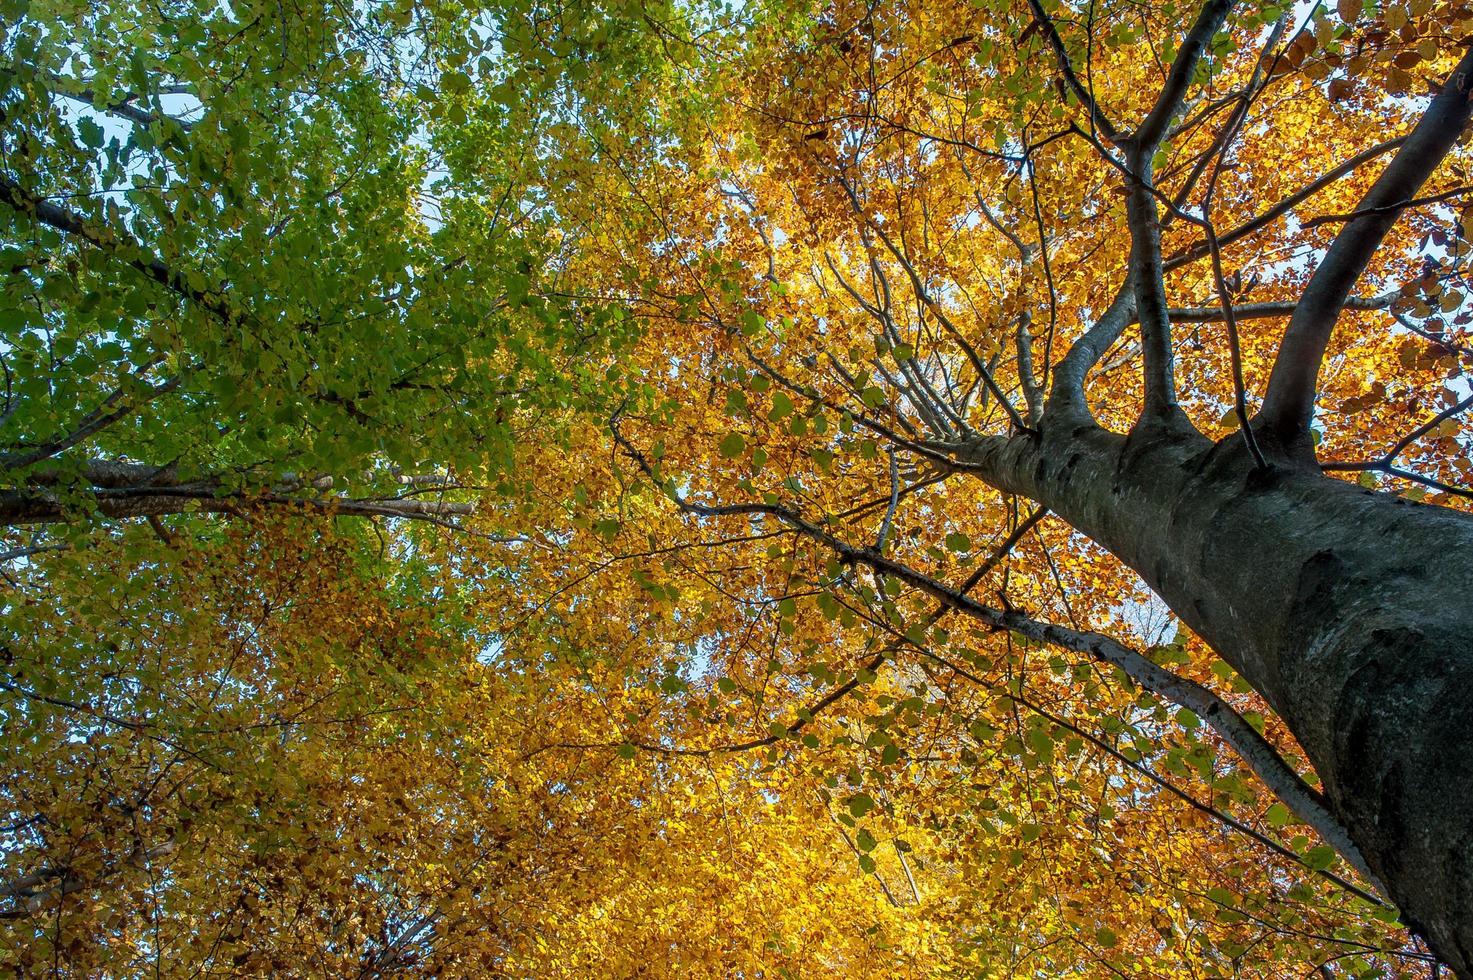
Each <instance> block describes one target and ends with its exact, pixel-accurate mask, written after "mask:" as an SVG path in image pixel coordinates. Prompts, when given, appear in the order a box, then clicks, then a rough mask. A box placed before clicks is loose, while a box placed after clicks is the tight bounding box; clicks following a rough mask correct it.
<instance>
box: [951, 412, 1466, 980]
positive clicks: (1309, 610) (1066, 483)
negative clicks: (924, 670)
mask: <svg viewBox="0 0 1473 980" xmlns="http://www.w3.org/2000/svg"><path fill="white" fill-rule="evenodd" d="M967 455H968V456H969V457H970V461H971V462H972V463H974V464H976V465H978V467H979V473H980V475H981V476H982V477H983V479H985V480H986V481H987V482H989V483H992V484H994V485H996V486H999V487H1000V488H1002V489H1005V490H1010V491H1013V492H1018V493H1023V494H1026V495H1028V496H1030V497H1032V498H1034V499H1036V500H1038V501H1039V502H1041V503H1043V504H1045V505H1046V506H1048V507H1049V508H1051V509H1052V510H1054V511H1055V512H1057V513H1058V514H1059V515H1060V516H1062V517H1063V518H1064V519H1065V520H1067V521H1069V523H1070V524H1072V525H1073V526H1074V527H1076V528H1078V529H1079V530H1080V531H1082V532H1083V533H1085V534H1087V535H1089V536H1090V537H1091V538H1093V539H1094V540H1095V541H1096V542H1098V543H1099V544H1100V545H1102V546H1104V547H1106V548H1108V549H1109V550H1110V551H1111V552H1112V553H1114V554H1115V555H1116V556H1117V557H1118V558H1120V559H1121V560H1122V561H1124V562H1125V563H1126V564H1128V565H1130V566H1131V567H1132V568H1134V569H1135V570H1136V571H1137V572H1139V573H1140V574H1141V576H1142V577H1143V578H1144V579H1145V580H1146V582H1147V583H1149V584H1150V586H1151V587H1152V588H1153V589H1155V590H1156V592H1157V593H1158V594H1159V595H1160V596H1161V597H1162V598H1163V599H1165V601H1166V602H1167V603H1168V604H1169V605H1170V606H1171V608H1172V609H1173V610H1174V611H1175V612H1176V613H1177V614H1178V615H1179V616H1180V617H1181V618H1182V620H1183V621H1184V622H1186V623H1187V624H1188V625H1189V626H1190V627H1191V628H1192V629H1193V630H1195V631H1197V632H1198V633H1199V634H1200V635H1201V636H1202V637H1203V638H1205V639H1206V640H1207V641H1208V642H1209V643H1211V644H1212V646H1213V648H1214V649H1216V650H1217V651H1218V652H1219V653H1220V654H1221V655H1222V657H1223V658H1224V659H1225V660H1227V661H1228V662H1229V663H1230V664H1232V666H1233V667H1234V668H1235V669H1236V670H1238V671H1239V672H1240V673H1241V674H1242V675H1243V676H1244V677H1245V678H1246V679H1247V680H1248V681H1249V683H1251V684H1252V685H1253V686H1254V687H1255V688H1256V689H1257V690H1258V691H1259V692H1261V693H1262V694H1263V696H1264V697H1265V698H1266V699H1267V700H1268V702H1269V703H1270V704H1271V705H1272V706H1273V708H1274V710H1276V711H1277V712H1278V713H1279V714H1280V715H1282V716H1283V718H1284V720H1285V722H1287V724H1288V725H1289V727H1290V729H1291V730H1292V731H1293V732H1294V734H1295V736H1296V737H1297V738H1298V740H1299V742H1300V744H1301V745H1302V746H1303V747H1304V750H1305V752H1306V753H1307V754H1308V756H1309V758H1310V760H1311V761H1312V762H1313V763H1314V766H1315V768H1316V770H1317V771H1318V772H1319V774H1320V777H1321V778H1322V780H1323V781H1324V790H1325V793H1326V795H1327V796H1328V798H1329V800H1330V802H1331V806H1332V809H1333V811H1334V812H1335V814H1336V816H1337V817H1338V818H1339V819H1340V820H1341V821H1342V822H1343V823H1344V824H1345V825H1346V827H1347V828H1348V830H1349V832H1350V835H1351V837H1352V838H1353V839H1354V840H1355V842H1356V844H1357V845H1358V846H1359V847H1360V849H1361V851H1362V853H1363V854H1364V856H1365V858H1366V860H1367V862H1368V863H1369V864H1370V866H1371V868H1372V870H1373V871H1374V872H1375V874H1376V875H1377V877H1378V878H1379V879H1380V880H1381V881H1382V882H1383V883H1384V884H1385V886H1386V888H1387V889H1388V890H1389V891H1390V897H1391V898H1392V899H1393V900H1394V901H1395V902H1396V903H1397V905H1398V906H1399V907H1400V908H1401V909H1402V911H1403V913H1404V915H1405V917H1406V918H1407V920H1408V924H1409V925H1411V926H1412V927H1413V928H1415V929H1417V930H1418V931H1419V932H1421V933H1422V934H1423V935H1425V936H1426V938H1427V939H1428V940H1429V942H1430V943H1431V945H1432V947H1433V948H1434V949H1435V950H1436V951H1437V952H1438V953H1439V955H1440V956H1442V957H1443V958H1444V959H1445V960H1446V961H1447V962H1448V964H1449V965H1450V966H1451V967H1452V968H1453V969H1454V970H1455V971H1456V972H1457V973H1458V975H1459V976H1470V977H1473V641H1470V636H1473V601H1470V600H1473V517H1469V516H1468V515H1466V514H1462V513H1459V512H1455V511H1450V510H1447V509H1445V508H1441V507H1434V506H1427V505H1421V504H1416V503H1412V502H1410V501H1407V500H1404V499H1401V498H1398V497H1393V496H1390V495H1387V494H1383V493H1377V492H1373V491H1369V490H1363V489H1361V488H1359V487H1356V486H1353V485H1351V484H1347V483H1344V482H1342V481H1339V480H1334V479H1330V478H1327V477H1325V476H1323V475H1321V474H1320V473H1319V472H1318V471H1316V470H1311V469H1308V468H1305V467H1303V466H1296V465H1293V464H1290V463H1280V464H1278V465H1275V466H1274V467H1273V468H1272V469H1271V470H1269V471H1268V472H1262V471H1255V470H1254V467H1253V466H1252V463H1251V460H1249V459H1248V457H1247V454H1246V452H1245V451H1244V450H1243V448H1242V445H1241V442H1240V441H1239V440H1236V439H1234V440H1229V441H1227V442H1225V443H1223V444H1219V445H1214V444H1212V443H1211V442H1209V441H1208V440H1206V439H1204V438H1202V437H1200V436H1198V435H1195V434H1185V435H1183V434H1171V435H1165V434H1162V433H1159V432H1150V431H1145V432H1137V433H1134V434H1132V435H1131V436H1130V437H1125V436H1120V435H1117V434H1112V433H1108V432H1105V431H1103V430H1101V429H1098V428H1095V427H1093V426H1088V425H1085V426H1081V427H1079V428H1077V429H1074V430H1073V431H1057V430H1046V431H1045V433H1044V435H1043V437H1042V440H1041V441H1040V440H1034V439H1025V438H1021V437H1018V438H1012V439H1001V438H998V439H987V440H981V441H979V442H977V443H976V444H974V445H973V446H972V447H971V450H970V452H969V453H968V454H967Z"/></svg>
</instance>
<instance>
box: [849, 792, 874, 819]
mask: <svg viewBox="0 0 1473 980" xmlns="http://www.w3.org/2000/svg"><path fill="white" fill-rule="evenodd" d="M874 808H875V798H874V797H873V796H870V795H869V794H868V793H855V794H854V795H853V796H851V797H849V813H850V815H852V816H853V817H854V818H855V819H856V820H858V819H859V818H860V817H862V816H864V815H865V814H866V813H869V812H870V811H871V810H873V809H874Z"/></svg>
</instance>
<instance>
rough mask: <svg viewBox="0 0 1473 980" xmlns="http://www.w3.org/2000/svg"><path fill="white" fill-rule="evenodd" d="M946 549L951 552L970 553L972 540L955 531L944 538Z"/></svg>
mask: <svg viewBox="0 0 1473 980" xmlns="http://www.w3.org/2000/svg"><path fill="white" fill-rule="evenodd" d="M946 547H948V548H950V549H951V550H952V551H971V550H972V539H971V538H969V537H967V536H966V535H965V534H962V533H960V532H957V531H953V532H952V533H950V534H948V535H947V536H946Z"/></svg>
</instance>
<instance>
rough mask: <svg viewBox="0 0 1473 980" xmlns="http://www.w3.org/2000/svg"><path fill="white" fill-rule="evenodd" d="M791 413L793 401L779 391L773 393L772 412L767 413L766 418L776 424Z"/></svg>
mask: <svg viewBox="0 0 1473 980" xmlns="http://www.w3.org/2000/svg"><path fill="white" fill-rule="evenodd" d="M792 413H793V400H792V399H791V398H789V397H788V396H787V395H785V394H783V393H782V392H781V391H778V392H774V393H773V395H772V411H770V412H768V413H767V417H768V418H769V419H771V420H772V421H774V422H776V421H778V420H779V419H784V418H787V417H788V416H789V415H791V414H792Z"/></svg>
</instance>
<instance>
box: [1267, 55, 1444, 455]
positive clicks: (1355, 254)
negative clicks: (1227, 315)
mask: <svg viewBox="0 0 1473 980" xmlns="http://www.w3.org/2000/svg"><path fill="white" fill-rule="evenodd" d="M1470 73H1473V48H1470V49H1469V50H1468V51H1467V52H1466V53H1465V54H1464V55H1463V59H1462V61H1460V62H1459V63H1458V67H1457V68H1456V69H1455V70H1454V71H1453V73H1452V75H1451V76H1450V77H1449V78H1448V80H1447V82H1446V84H1444V85H1443V87H1442V90H1441V91H1440V92H1439V93H1438V94H1437V96H1436V97H1435V98H1434V99H1433V100H1432V104H1431V105H1430V106H1428V107H1427V111H1426V112H1425V113H1424V114H1423V115H1422V118H1421V120H1420V121H1418V123H1417V126H1416V128H1415V129H1413V130H1412V133H1411V135H1410V136H1408V137H1407V140H1406V142H1405V143H1404V144H1402V147H1401V149H1400V150H1399V151H1398V152H1397V154H1396V156H1395V157H1394V158H1393V159H1392V161H1391V163H1389V164H1388V165H1387V167H1386V169H1385V170H1384V171H1383V172H1382V173H1381V176H1380V177H1379V178H1378V179H1377V180H1376V182H1375V184H1373V185H1372V186H1371V189H1370V190H1369V191H1368V192H1367V193H1366V195H1365V197H1363V198H1362V199H1361V201H1360V203H1359V204H1358V205H1357V207H1356V211H1357V212H1364V213H1360V214H1359V216H1358V217H1356V218H1354V219H1353V220H1351V221H1349V222H1347V223H1346V225H1345V227H1344V228H1342V229H1341V230H1340V233H1339V234H1338V235H1337V236H1336V237H1335V240H1334V242H1332V243H1331V245H1330V248H1329V250H1328V251H1326V253H1325V257H1324V259H1323V260H1322V261H1321V262H1320V264H1319V267H1318V268H1317V269H1315V271H1314V275H1313V276H1312V277H1311V278H1310V281H1309V285H1308V286H1306V287H1305V290H1304V294H1303V295H1302V296H1301V297H1300V300H1299V305H1298V307H1297V308H1296V309H1295V311H1294V316H1293V317H1291V318H1290V320H1289V326H1288V328H1287V329H1286V330H1285V332H1284V340H1283V342H1282V344H1280V346H1279V353H1278V357H1277V358H1276V359H1275V361H1274V366H1273V372H1272V374H1271V375H1270V376H1269V383H1268V392H1267V394H1266V396H1265V397H1264V403H1263V409H1262V410H1261V411H1260V412H1259V424H1258V428H1259V429H1260V430H1261V431H1267V432H1269V433H1272V434H1273V436H1274V437H1275V439H1276V440H1277V441H1278V443H1279V444H1280V445H1281V446H1284V447H1286V448H1288V447H1294V448H1295V449H1296V450H1297V451H1298V452H1300V453H1301V454H1303V455H1306V456H1310V455H1312V454H1313V451H1314V450H1313V446H1312V445H1311V444H1310V441H1309V439H1308V432H1309V423H1310V420H1311V419H1312V418H1313V416H1314V401H1315V393H1316V389H1317V387H1318V383H1319V370H1320V362H1321V361H1322V360H1323V359H1324V356H1325V351H1326V350H1327V349H1328V347H1329V343H1330V336H1331V334H1332V332H1333V331H1334V328H1335V322H1336V321H1337V320H1338V319H1339V317H1340V311H1341V310H1342V309H1344V307H1345V299H1346V297H1347V296H1348V295H1349V294H1350V290H1351V288H1352V287H1353V286H1354V285H1355V283H1356V281H1357V280H1358V279H1359V278H1360V276H1361V273H1362V272H1364V271H1365V268H1366V265H1367V264H1368V263H1369V262H1370V260H1371V257H1372V256H1373V255H1374V254H1375V252H1376V250H1377V249H1378V248H1380V246H1381V243H1382V241H1383V240H1384V239H1385V237H1386V235H1387V233H1388V232H1390V230H1391V228H1392V226H1393V225H1394V224H1395V223H1396V219H1397V218H1398V216H1400V214H1401V212H1402V210H1403V209H1404V208H1405V207H1407V206H1408V204H1409V203H1410V202H1411V201H1413V200H1414V199H1415V198H1416V196H1417V192H1418V191H1419V190H1420V189H1421V187H1422V184H1423V183H1424V182H1426V180H1427V179H1428V178H1429V177H1430V176H1431V175H1432V172H1433V171H1434V170H1436V169H1437V167H1438V165H1439V164H1440V163H1441V162H1442V159H1443V158H1444V157H1445V156H1447V154H1448V153H1449V152H1450V151H1451V150H1452V148H1453V145H1454V144H1455V143H1456V142H1457V140H1458V137H1459V136H1460V135H1461V134H1462V132H1463V128H1464V126H1466V125H1467V122H1468V117H1469V114H1470V110H1473V106H1470V103H1469V99H1468V95H1469V88H1470V78H1469V75H1470Z"/></svg>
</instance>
